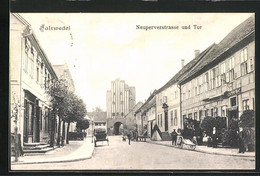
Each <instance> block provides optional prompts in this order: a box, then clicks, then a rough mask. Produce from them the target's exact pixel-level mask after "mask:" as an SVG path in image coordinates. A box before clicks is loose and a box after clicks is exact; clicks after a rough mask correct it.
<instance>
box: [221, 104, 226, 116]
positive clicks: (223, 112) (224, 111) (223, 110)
mask: <svg viewBox="0 0 260 176" xmlns="http://www.w3.org/2000/svg"><path fill="white" fill-rule="evenodd" d="M226 107H227V106H226V105H224V106H221V117H226Z"/></svg>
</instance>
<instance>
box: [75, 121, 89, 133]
mask: <svg viewBox="0 0 260 176" xmlns="http://www.w3.org/2000/svg"><path fill="white" fill-rule="evenodd" d="M88 127H89V121H88V119H82V120H80V121H78V122H77V128H78V129H79V131H81V132H82V130H86V129H88Z"/></svg>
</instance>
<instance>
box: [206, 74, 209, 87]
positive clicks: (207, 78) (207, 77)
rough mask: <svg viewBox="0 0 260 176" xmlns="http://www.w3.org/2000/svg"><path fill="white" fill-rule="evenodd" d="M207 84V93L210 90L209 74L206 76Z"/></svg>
mask: <svg viewBox="0 0 260 176" xmlns="http://www.w3.org/2000/svg"><path fill="white" fill-rule="evenodd" d="M205 82H206V91H208V90H209V73H208V72H207V73H206V74H205Z"/></svg>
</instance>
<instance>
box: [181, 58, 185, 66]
mask: <svg viewBox="0 0 260 176" xmlns="http://www.w3.org/2000/svg"><path fill="white" fill-rule="evenodd" d="M183 67H184V59H182V60H181V68H183Z"/></svg>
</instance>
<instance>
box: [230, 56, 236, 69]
mask: <svg viewBox="0 0 260 176" xmlns="http://www.w3.org/2000/svg"><path fill="white" fill-rule="evenodd" d="M234 68H235V59H234V57H231V58H230V59H229V70H232V69H234Z"/></svg>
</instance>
